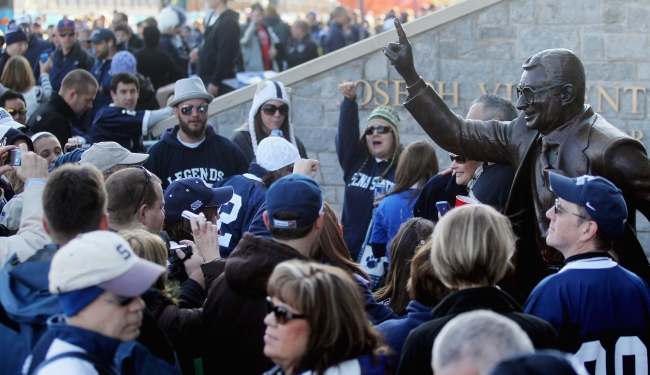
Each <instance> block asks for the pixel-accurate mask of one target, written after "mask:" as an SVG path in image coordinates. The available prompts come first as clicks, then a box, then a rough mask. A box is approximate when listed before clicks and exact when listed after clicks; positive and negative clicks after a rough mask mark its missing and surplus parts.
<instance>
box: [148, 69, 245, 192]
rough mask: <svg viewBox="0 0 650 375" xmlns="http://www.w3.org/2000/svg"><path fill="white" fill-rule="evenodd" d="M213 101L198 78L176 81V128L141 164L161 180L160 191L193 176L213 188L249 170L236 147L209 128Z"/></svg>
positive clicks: (150, 150) (173, 103)
mask: <svg viewBox="0 0 650 375" xmlns="http://www.w3.org/2000/svg"><path fill="white" fill-rule="evenodd" d="M212 99H214V97H213V96H212V95H210V94H208V92H207V91H206V90H205V85H204V84H203V81H201V79H200V78H198V77H194V78H187V79H181V80H179V81H177V82H176V86H175V88H174V100H173V101H172V102H170V103H169V106H170V107H172V108H173V109H174V116H175V117H176V118H177V119H178V125H176V126H174V127H172V128H169V129H167V130H166V131H165V133H164V134H163V136H162V139H161V140H160V142H158V143H156V144H155V145H153V146H152V147H151V148H150V149H149V151H148V154H149V155H150V156H151V157H150V158H149V159H148V160H147V162H146V163H145V164H144V166H145V167H146V168H147V169H148V170H150V171H151V173H153V174H155V175H156V176H158V177H160V179H161V180H162V186H163V189H166V188H167V186H169V184H171V183H172V181H174V180H177V179H180V178H188V177H196V178H200V179H202V180H203V181H205V182H207V183H209V184H210V185H212V184H214V183H215V182H217V181H220V180H222V179H224V178H226V177H230V176H233V175H236V174H244V173H246V172H247V171H248V163H247V162H246V157H245V156H244V154H243V153H242V151H241V150H240V149H239V147H237V145H235V144H234V143H233V142H232V141H231V140H229V139H228V138H225V137H222V136H220V135H218V134H217V133H216V132H215V131H214V128H213V127H212V126H208V106H209V104H210V102H212Z"/></svg>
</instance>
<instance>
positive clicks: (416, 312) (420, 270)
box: [375, 240, 453, 369]
mask: <svg viewBox="0 0 650 375" xmlns="http://www.w3.org/2000/svg"><path fill="white" fill-rule="evenodd" d="M430 256H431V240H429V241H426V242H424V244H422V245H419V246H418V247H417V248H416V251H415V256H414V257H413V260H412V261H411V262H410V263H411V267H410V268H411V270H410V271H411V275H410V277H409V279H408V282H407V283H406V289H407V291H408V296H409V298H410V299H411V301H410V302H409V303H408V306H407V307H406V311H405V312H406V315H404V316H401V317H399V318H397V319H391V320H387V321H385V322H383V323H381V324H379V325H376V326H375V328H376V329H377V330H378V331H379V332H381V333H383V334H384V337H385V338H386V344H388V346H389V347H390V349H391V355H390V363H391V365H392V368H395V369H396V368H397V364H398V363H399V356H400V354H401V353H402V347H403V346H404V342H405V341H406V337H408V335H409V333H410V332H411V330H412V329H414V328H417V327H418V326H420V325H421V324H423V323H426V322H428V321H429V320H431V311H432V310H433V308H434V307H435V306H436V305H437V304H438V303H439V302H440V301H442V300H443V299H444V298H445V297H446V296H447V295H448V294H449V293H451V292H452V291H453V290H452V289H449V288H447V287H446V286H445V284H443V283H442V281H440V279H438V277H437V276H436V273H435V272H434V271H433V265H432V264H431V260H430V259H429V258H430ZM402 294H403V293H402Z"/></svg>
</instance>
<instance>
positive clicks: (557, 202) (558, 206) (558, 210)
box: [554, 198, 589, 220]
mask: <svg viewBox="0 0 650 375" xmlns="http://www.w3.org/2000/svg"><path fill="white" fill-rule="evenodd" d="M554 211H555V215H557V214H558V213H560V212H564V213H567V214H571V215H573V216H577V217H580V218H583V219H585V220H589V219H588V218H586V217H584V216H582V215H578V214H574V213H573V212H569V211H567V210H565V209H564V208H562V207H560V200H559V199H557V198H555V205H554Z"/></svg>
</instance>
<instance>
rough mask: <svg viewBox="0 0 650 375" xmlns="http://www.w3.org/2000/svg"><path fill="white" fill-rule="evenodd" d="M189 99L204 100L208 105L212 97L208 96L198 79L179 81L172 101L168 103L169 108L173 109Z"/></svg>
mask: <svg viewBox="0 0 650 375" xmlns="http://www.w3.org/2000/svg"><path fill="white" fill-rule="evenodd" d="M189 99H205V100H207V101H208V103H211V102H212V100H213V99H214V96H212V95H210V94H208V92H207V91H206V90H205V85H204V84H203V81H201V78H199V77H193V78H185V79H179V80H178V81H176V86H175V87H174V100H173V101H172V102H171V103H169V106H170V107H174V106H175V105H176V104H178V103H180V102H184V101H186V100H189Z"/></svg>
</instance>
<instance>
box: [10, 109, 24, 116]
mask: <svg viewBox="0 0 650 375" xmlns="http://www.w3.org/2000/svg"><path fill="white" fill-rule="evenodd" d="M7 112H8V113H9V114H10V115H11V116H12V117H13V116H16V115H17V114H18V115H20V116H24V115H25V114H26V113H27V110H26V109H25V108H21V109H15V108H7Z"/></svg>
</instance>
